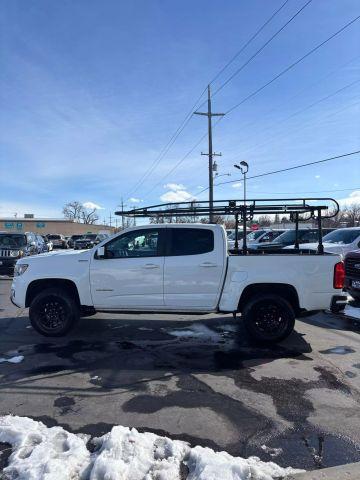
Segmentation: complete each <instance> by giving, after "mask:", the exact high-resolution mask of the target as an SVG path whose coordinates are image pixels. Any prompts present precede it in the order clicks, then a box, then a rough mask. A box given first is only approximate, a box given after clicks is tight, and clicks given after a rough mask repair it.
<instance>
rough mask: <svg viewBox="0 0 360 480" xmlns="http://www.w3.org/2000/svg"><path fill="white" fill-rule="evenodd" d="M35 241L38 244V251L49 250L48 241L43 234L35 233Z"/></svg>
mask: <svg viewBox="0 0 360 480" xmlns="http://www.w3.org/2000/svg"><path fill="white" fill-rule="evenodd" d="M35 242H36V246H37V253H45V252H48V251H49V249H48V246H47V243H46V242H45V240H44V239H43V237H42V236H41V235H37V234H35Z"/></svg>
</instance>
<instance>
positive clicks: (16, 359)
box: [0, 355, 24, 363]
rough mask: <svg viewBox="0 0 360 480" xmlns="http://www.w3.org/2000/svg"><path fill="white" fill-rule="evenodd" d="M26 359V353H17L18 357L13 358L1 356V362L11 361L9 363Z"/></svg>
mask: <svg viewBox="0 0 360 480" xmlns="http://www.w3.org/2000/svg"><path fill="white" fill-rule="evenodd" d="M23 360H24V355H16V357H11V358H0V363H4V362H9V363H20V362H22V361H23Z"/></svg>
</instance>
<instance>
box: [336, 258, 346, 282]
mask: <svg viewBox="0 0 360 480" xmlns="http://www.w3.org/2000/svg"><path fill="white" fill-rule="evenodd" d="M344 283H345V266H344V262H339V263H337V264H336V265H335V267H334V288H340V289H343V288H344Z"/></svg>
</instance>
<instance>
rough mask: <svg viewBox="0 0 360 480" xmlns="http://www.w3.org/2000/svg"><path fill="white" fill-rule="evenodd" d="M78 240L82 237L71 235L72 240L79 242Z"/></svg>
mask: <svg viewBox="0 0 360 480" xmlns="http://www.w3.org/2000/svg"><path fill="white" fill-rule="evenodd" d="M78 238H82V235H71V239H72V240H77V239H78Z"/></svg>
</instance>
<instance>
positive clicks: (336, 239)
mask: <svg viewBox="0 0 360 480" xmlns="http://www.w3.org/2000/svg"><path fill="white" fill-rule="evenodd" d="M358 237H360V230H348V229H344V230H334V231H333V232H331V233H328V234H327V235H325V236H324V238H323V241H324V242H327V243H338V244H339V245H348V244H349V243H352V242H354V241H355V240H356V239H357V238H358Z"/></svg>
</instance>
